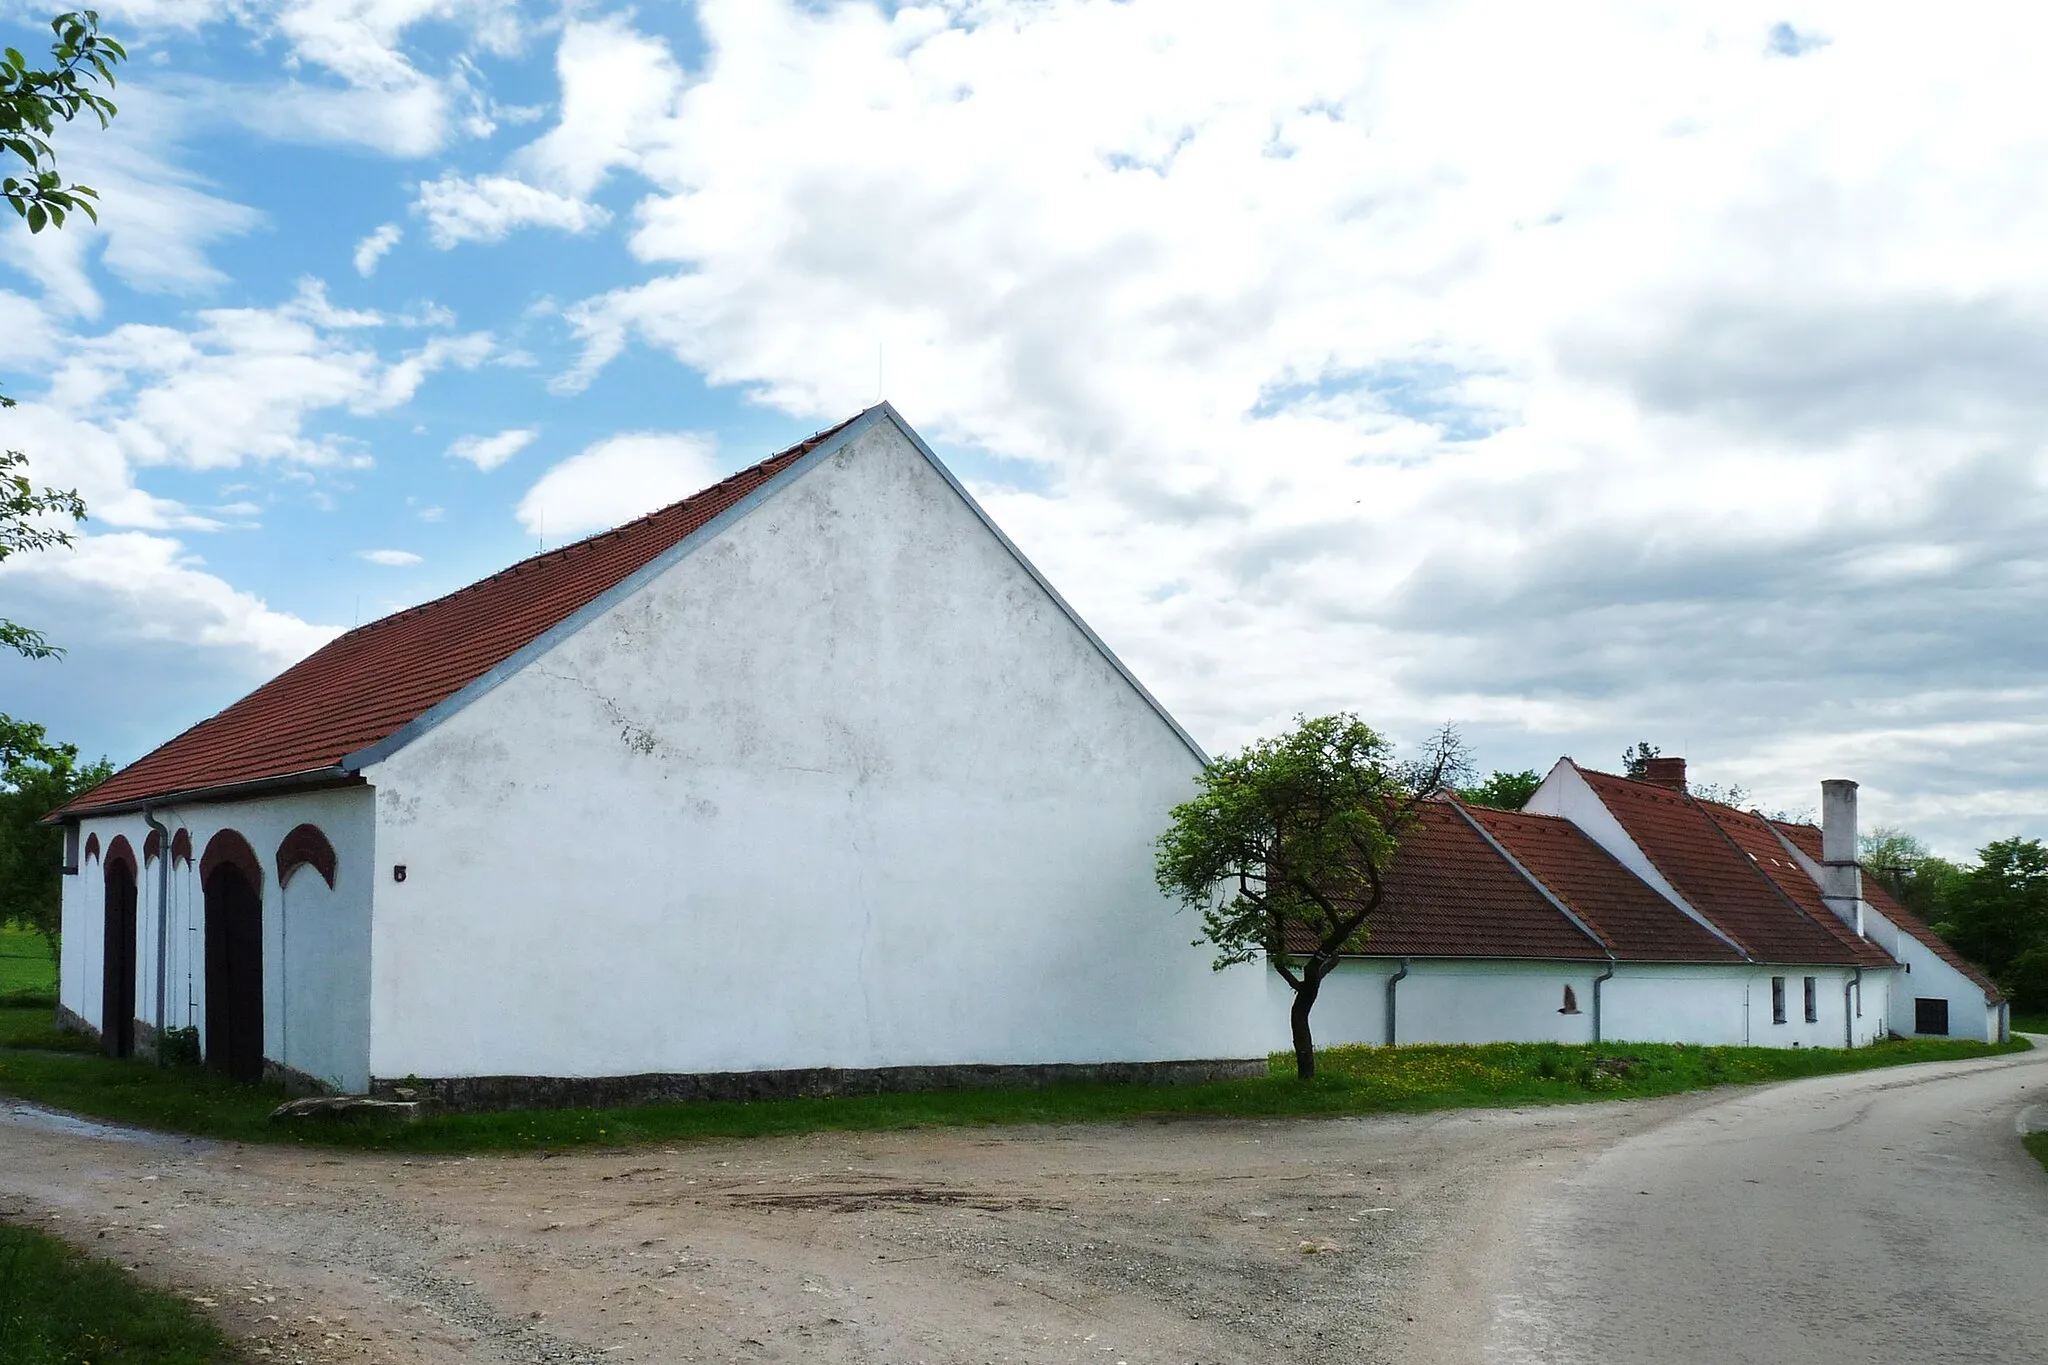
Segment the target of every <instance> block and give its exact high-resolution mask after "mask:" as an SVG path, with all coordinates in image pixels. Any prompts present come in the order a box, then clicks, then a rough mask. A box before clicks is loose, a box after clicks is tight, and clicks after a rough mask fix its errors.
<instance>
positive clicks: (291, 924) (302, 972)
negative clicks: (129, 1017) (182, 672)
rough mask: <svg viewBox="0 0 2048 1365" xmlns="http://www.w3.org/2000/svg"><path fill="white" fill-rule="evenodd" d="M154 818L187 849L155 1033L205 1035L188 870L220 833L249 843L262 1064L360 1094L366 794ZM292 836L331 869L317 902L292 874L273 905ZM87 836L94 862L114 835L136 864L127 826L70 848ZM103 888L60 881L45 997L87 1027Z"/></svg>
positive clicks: (369, 838) (304, 881) (139, 828)
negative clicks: (321, 845) (254, 865)
mask: <svg viewBox="0 0 2048 1365" xmlns="http://www.w3.org/2000/svg"><path fill="white" fill-rule="evenodd" d="M157 818H158V819H160V820H161V821H163V823H164V824H165V825H166V826H167V827H168V828H169V829H170V831H171V833H172V835H173V836H175V835H176V833H177V831H178V830H180V829H184V830H186V831H188V832H189V833H190V834H191V837H192V853H193V861H192V863H190V864H186V863H183V862H180V863H177V864H176V865H174V866H173V868H172V869H171V876H170V909H171V914H170V934H169V950H170V951H169V956H168V959H167V965H168V971H167V973H166V978H167V985H168V989H167V990H166V991H165V995H166V998H167V1005H168V1008H167V1009H166V1011H165V1023H166V1024H167V1025H169V1026H170V1027H172V1028H179V1027H183V1026H185V1025H188V1024H189V1025H192V1026H195V1027H197V1028H198V1029H199V1030H200V1034H201V1045H202V1046H204V1044H205V1029H206V919H205V905H206V902H205V895H204V893H203V891H202V889H201V887H200V885H199V871H198V861H199V859H200V858H201V857H203V856H204V854H205V852H206V845H207V842H208V841H209V840H211V839H212V838H213V836H214V835H215V834H217V833H218V832H219V831H221V830H222V829H234V830H237V831H239V832H240V833H241V835H242V836H243V837H244V838H246V839H247V840H248V841H249V846H250V847H251V848H253V849H254V850H255V851H256V856H257V858H258V859H259V860H260V861H261V862H262V864H263V884H262V887H261V888H260V889H261V892H262V896H263V974H264V1000H263V1034H264V1038H263V1053H264V1056H266V1057H269V1058H270V1059H272V1060H273V1061H279V1062H283V1063H284V1064H286V1065H288V1066H293V1067H296V1068H298V1069H299V1070H301V1071H305V1072H306V1073H307V1074H309V1075H312V1076H315V1077H317V1078H319V1079H322V1080H325V1081H327V1082H328V1083H329V1084H332V1085H335V1086H337V1087H338V1088H341V1089H344V1090H362V1089H364V1088H365V1087H366V1086H367V1085H368V1083H369V976H370V971H369V960H370V903H371V895H370V878H369V869H370V868H371V867H372V866H373V865H374V856H373V854H374V839H375V837H376V825H375V817H374V814H373V803H372V794H371V792H370V791H369V790H368V789H367V788H363V787H355V788H340V789H336V790H331V791H324V792H307V793H302V794H298V795H288V796H274V797H267V798H263V799H260V800H253V801H238V802H232V803H206V804H194V805H188V806H167V807H161V808H159V810H158V812H157ZM302 823H311V824H314V825H318V826H319V827H320V829H321V830H322V832H324V833H325V834H326V835H327V839H328V842H329V843H331V844H333V845H334V850H335V857H336V861H337V863H338V870H337V874H336V877H335V889H334V890H333V891H329V890H328V888H327V884H326V883H325V882H324V881H323V880H322V879H321V878H320V876H319V874H318V873H316V872H312V871H310V870H309V869H304V868H302V869H300V871H299V874H298V875H296V876H294V877H293V878H292V881H291V883H290V885H289V886H287V887H285V888H284V889H283V891H282V893H280V891H279V888H278V885H277V846H278V844H279V842H280V841H282V840H283V838H284V836H285V835H286V834H287V833H289V832H290V831H291V830H292V829H294V828H296V827H297V826H298V825H300V824H302ZM93 833H97V834H98V835H99V837H100V845H101V848H102V851H103V853H104V849H105V847H106V845H108V844H109V843H111V842H112V840H113V836H114V835H116V834H125V835H126V836H127V837H128V842H129V843H130V844H131V845H133V846H134V848H135V850H136V852H137V854H138V856H139V855H140V853H141V851H142V849H143V848H144V846H145V841H146V840H147V839H148V837H149V826H148V825H147V824H146V823H144V821H143V819H142V817H141V816H140V815H139V814H136V815H122V816H111V817H105V818H101V819H93V820H86V821H82V822H81V827H80V833H79V841H80V845H81V848H82V847H83V844H84V840H85V837H86V836H87V835H89V834H93ZM157 885H158V883H157V865H156V863H155V861H154V860H152V861H151V862H150V863H149V864H148V866H147V867H145V868H144V869H143V870H142V871H141V873H140V876H139V887H138V891H137V895H136V920H137V924H138V930H139V937H140V940H141V945H140V951H139V952H138V954H137V958H136V979H137V996H138V1004H137V1008H136V1017H137V1018H139V1019H141V1020H143V1021H145V1022H149V1023H153V1022H154V1021H155V1018H156V933H157V905H158V900H157V897H158V890H157ZM105 894H106V893H105V883H104V881H103V879H102V872H101V863H100V862H99V861H95V862H93V863H91V864H88V865H86V866H85V867H84V868H82V869H81V871H80V873H79V874H78V875H76V876H70V877H66V878H65V879H64V957H63V962H62V963H61V964H60V965H59V971H58V982H59V994H60V998H61V999H62V1000H63V1002H64V1004H65V1005H66V1006H67V1007H69V1008H70V1009H73V1010H76V1011H77V1012H78V1013H79V1015H80V1016H81V1017H83V1018H84V1019H86V1020H87V1021H88V1022H89V1023H91V1024H93V1025H94V1026H95V1027H103V1025H102V1024H101V1021H100V1018H99V1013H100V972H101V963H102V961H103V960H104V959H103V956H102V947H101V943H100V938H101V934H102V931H103V929H104V914H105V900H104V897H105Z"/></svg>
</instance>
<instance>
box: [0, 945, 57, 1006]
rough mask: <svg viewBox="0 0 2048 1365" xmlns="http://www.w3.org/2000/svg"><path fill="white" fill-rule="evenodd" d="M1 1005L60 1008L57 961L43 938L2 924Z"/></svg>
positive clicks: (0, 952)
mask: <svg viewBox="0 0 2048 1365" xmlns="http://www.w3.org/2000/svg"><path fill="white" fill-rule="evenodd" d="M0 1005H39V1006H41V1007H43V1008H45V1009H55V1008H56V1007H57V959H56V957H55V956H54V955H53V954H52V953H51V952H50V945H49V943H48V942H47V941H46V940H45V939H44V938H43V936H42V935H41V934H38V933H36V932H34V931H33V930H30V929H24V928H20V927H18V926H15V925H8V924H0Z"/></svg>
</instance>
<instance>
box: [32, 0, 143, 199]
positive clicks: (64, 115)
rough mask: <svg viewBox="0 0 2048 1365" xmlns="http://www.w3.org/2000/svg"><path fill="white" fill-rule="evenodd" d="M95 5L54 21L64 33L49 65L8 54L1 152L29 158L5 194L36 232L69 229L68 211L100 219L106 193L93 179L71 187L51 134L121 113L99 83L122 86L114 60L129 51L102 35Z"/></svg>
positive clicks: (102, 123) (59, 35)
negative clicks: (85, 118)
mask: <svg viewBox="0 0 2048 1365" xmlns="http://www.w3.org/2000/svg"><path fill="white" fill-rule="evenodd" d="M99 29H100V16H99V14H98V12H97V11H94V10H82V11H78V12H75V13H71V14H60V15H58V16H57V17H56V18H55V19H52V20H51V21H50V30H51V32H52V33H54V34H55V35H56V37H55V40H54V41H52V42H51V44H50V61H51V65H50V66H48V67H31V66H30V65H29V64H28V59H27V58H26V57H24V56H22V55H21V53H20V51H18V50H17V49H15V48H11V47H10V48H8V49H6V50H5V52H4V53H0V156H5V155H12V157H13V158H14V159H15V160H17V161H19V162H20V163H21V165H20V167H18V168H17V174H15V175H10V176H7V177H6V178H5V179H4V180H0V193H4V194H5V195H6V197H7V203H8V206H9V207H10V208H12V209H13V210H14V211H15V212H16V213H17V214H19V215H21V217H22V219H23V220H24V221H25V222H27V223H28V230H29V231H30V232H41V231H42V230H43V229H44V228H46V227H63V226H64V215H66V214H67V213H83V214H85V215H86V217H88V218H91V219H92V220H93V221H94V222H98V221H99V211H98V209H96V208H95V207H94V205H93V201H94V200H95V199H97V198H98V197H99V196H98V195H97V194H96V193H95V192H94V191H93V190H92V189H90V188H89V187H87V186H85V185H66V184H65V183H64V177H63V176H62V175H60V174H58V172H57V154H56V152H55V151H54V150H53V149H52V148H51V146H50V143H49V139H50V138H51V137H52V136H54V135H55V133H56V129H57V124H59V123H60V122H61V123H69V122H71V121H72V120H73V119H75V118H77V117H78V116H79V115H80V114H87V113H89V114H92V115H93V116H94V117H96V118H98V119H99V121H100V126H101V127H102V128H104V127H106V126H107V120H108V119H110V118H112V117H113V116H114V104H113V101H111V100H109V99H108V98H107V97H106V96H104V95H102V94H100V93H99V92H98V91H97V90H96V89H95V88H94V87H95V86H97V85H101V84H104V85H105V87H106V88H107V89H109V90H111V89H113V87H114V66H115V64H116V63H119V62H122V61H125V60H126V59H127V56H128V53H127V50H126V49H125V48H123V47H122V46H121V44H119V43H117V42H115V41H114V40H113V39H112V38H107V37H103V36H102V35H101V34H100V31H99Z"/></svg>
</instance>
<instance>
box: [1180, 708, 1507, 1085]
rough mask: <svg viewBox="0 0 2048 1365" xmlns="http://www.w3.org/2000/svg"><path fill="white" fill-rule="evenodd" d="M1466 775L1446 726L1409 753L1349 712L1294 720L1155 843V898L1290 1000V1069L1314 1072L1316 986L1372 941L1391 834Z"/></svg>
mask: <svg viewBox="0 0 2048 1365" xmlns="http://www.w3.org/2000/svg"><path fill="white" fill-rule="evenodd" d="M1460 778H1465V779H1466V780H1469V776H1468V773H1467V769H1466V762H1465V752H1464V746H1463V745H1462V743H1461V742H1460V741H1459V739H1458V736H1457V733H1456V731H1454V730H1452V729H1451V728H1450V727H1448V726H1446V727H1445V728H1444V729H1443V730H1441V731H1439V732H1438V733H1437V735H1436V736H1435V738H1434V739H1433V740H1432V741H1431V743H1430V745H1429V746H1428V748H1427V750H1426V751H1425V752H1424V753H1423V754H1422V756H1421V757H1419V758H1417V759H1414V760H1411V761H1406V762H1403V761H1400V760H1398V759H1397V758H1396V757H1395V753H1394V748H1393V745H1392V744H1390V743H1389V742H1388V741H1387V740H1386V739H1385V738H1384V737H1382V736H1381V735H1380V734H1379V733H1378V732H1377V731H1375V730H1374V729H1372V727H1370V726H1368V725H1367V724H1366V723H1365V722H1364V721H1361V720H1360V719H1358V717H1356V716H1354V715H1350V714H1348V713H1347V714H1339V715H1334V716H1318V717H1315V718H1314V719H1309V718H1306V717H1298V718H1297V719H1296V723H1295V726H1294V728H1293V729H1292V730H1289V731H1288V732H1287V733H1286V734H1283V735H1280V736H1278V737H1277V738H1274V739H1264V740H1260V741H1258V742H1257V743H1255V744H1252V745H1251V746H1249V747H1248V748H1246V749H1245V750H1243V751H1242V752H1241V753H1237V754H1233V755H1231V756H1229V757H1226V758H1219V759H1217V760H1216V761H1215V762H1213V763H1211V764H1210V765H1209V767H1208V768H1207V769H1206V770H1204V772H1203V773H1202V776H1201V779H1200V781H1201V791H1200V792H1199V794H1197V795H1196V797H1195V798H1194V799H1193V800H1192V801H1188V802H1185V803H1184V804H1182V805H1179V806H1175V807H1174V808H1173V812H1172V815H1171V823H1170V824H1169V825H1168V827H1167V830H1166V832H1165V833H1164V834H1162V835H1161V836H1160V838H1159V856H1158V864H1157V869H1156V871H1157V876H1158V881H1159V889H1160V890H1161V891H1163V892H1165V893H1166V894H1167V895H1169V896H1172V897H1174V898H1175V899H1177V900H1179V901H1180V902H1181V903H1182V904H1183V905H1185V906H1187V907H1189V908H1191V909H1194V910H1198V911H1199V912H1200V913H1201V916H1202V934H1203V937H1202V938H1200V939H1197V940H1195V942H1196V943H1197V945H1200V944H1202V943H1208V944H1210V945H1211V946H1213V947H1214V948H1215V949H1216V958H1215V961H1214V963H1213V964H1212V965H1213V966H1214V967H1215V969H1216V970H1217V971H1222V970H1223V969H1224V968H1226V967H1231V966H1235V965H1237V964H1239V963H1243V962H1255V961H1258V960H1259V959H1261V958H1263V959H1264V960H1265V961H1266V962H1267V963H1269V964H1270V965H1271V966H1272V968H1273V970H1274V971H1276V972H1278V973H1279V974H1280V977H1281V979H1283V980H1284V981H1286V982H1287V984H1288V986H1289V987H1291V988H1292V989H1293V991H1294V1003H1293V1006H1292V1008H1291V1010H1290V1012H1289V1022H1290V1025H1291V1029H1292V1034H1293V1040H1294V1064H1295V1070H1296V1071H1297V1073H1298V1074H1299V1075H1300V1076H1301V1078H1302V1079H1303V1080H1308V1079H1311V1078H1312V1077H1313V1076H1314V1075H1315V1071H1316V1056H1315V1041H1314V1038H1313V1037H1312V1035H1311V1033H1310V1030H1309V1012H1310V1011H1311V1010H1313V1009H1314V1008H1315V1003H1316V996H1317V994H1318V993H1319V992H1320V991H1321V989H1322V984H1323V980H1324V978H1326V977H1328V976H1329V974H1330V973H1331V972H1332V971H1333V970H1335V969H1336V966H1337V964H1338V963H1339V962H1340V961H1341V960H1342V959H1343V957H1344V955H1345V954H1346V953H1354V952H1357V951H1358V950H1359V949H1360V948H1362V947H1363V946H1364V944H1365V941H1366V939H1367V938H1368V937H1369V935H1370V927H1371V921H1372V916H1373V912H1374V911H1376V910H1378V909H1379V907H1380V902H1381V901H1382V899H1384V897H1385V895H1386V873H1387V868H1388V866H1389V864H1390V863H1391V862H1392V860H1393V857H1394V851H1395V849H1396V848H1397V847H1398V846H1399V844H1400V839H1401V835H1402V834H1403V833H1404V832H1405V831H1406V830H1408V829H1409V828H1410V827H1412V826H1413V825H1414V823H1415V822H1416V820H1417V819H1418V818H1419V816H1418V812H1419V809H1420V807H1421V805H1422V803H1423V802H1424V801H1427V800H1429V799H1431V798H1432V797H1433V796H1435V795H1436V794H1437V793H1438V792H1439V791H1441V790H1442V789H1443V788H1444V787H1445V786H1446V785H1447V784H1449V783H1452V782H1455V781H1457V780H1458V779H1460Z"/></svg>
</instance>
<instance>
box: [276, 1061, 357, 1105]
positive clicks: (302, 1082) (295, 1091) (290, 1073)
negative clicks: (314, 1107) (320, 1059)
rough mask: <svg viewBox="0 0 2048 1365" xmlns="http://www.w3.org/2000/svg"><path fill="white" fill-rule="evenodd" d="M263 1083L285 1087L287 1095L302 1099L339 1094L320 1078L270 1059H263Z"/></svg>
mask: <svg viewBox="0 0 2048 1365" xmlns="http://www.w3.org/2000/svg"><path fill="white" fill-rule="evenodd" d="M263 1083H264V1084H265V1085H277V1086H283V1087H284V1090H285V1093H287V1094H290V1095H297V1096H300V1097H302V1098H303V1097H307V1096H317V1095H333V1094H337V1093H339V1092H338V1091H336V1090H335V1088H334V1087H333V1086H331V1085H329V1084H328V1083H327V1082H325V1081H323V1080H321V1079H320V1078H319V1077H318V1076H311V1075H308V1074H307V1073H306V1072H303V1071H301V1070H299V1069H298V1068H297V1067H293V1066H286V1065H285V1064H284V1063H283V1062H273V1061H271V1060H270V1058H268V1057H265V1058H264V1059H263Z"/></svg>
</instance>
